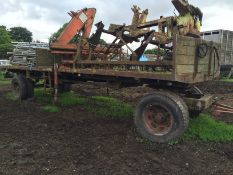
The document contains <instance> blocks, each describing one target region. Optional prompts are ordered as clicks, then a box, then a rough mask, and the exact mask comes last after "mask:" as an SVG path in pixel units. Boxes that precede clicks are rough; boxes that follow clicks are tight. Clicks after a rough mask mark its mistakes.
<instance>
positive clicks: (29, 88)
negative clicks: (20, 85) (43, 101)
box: [27, 78, 34, 98]
mask: <svg viewBox="0 0 233 175" xmlns="http://www.w3.org/2000/svg"><path fill="white" fill-rule="evenodd" d="M33 97H34V82H33V80H32V79H30V78H27V98H33Z"/></svg>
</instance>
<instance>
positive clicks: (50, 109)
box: [42, 106, 60, 113]
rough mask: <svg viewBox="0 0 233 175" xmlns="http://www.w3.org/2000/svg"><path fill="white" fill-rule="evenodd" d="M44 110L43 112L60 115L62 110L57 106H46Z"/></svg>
mask: <svg viewBox="0 0 233 175" xmlns="http://www.w3.org/2000/svg"><path fill="white" fill-rule="evenodd" d="M42 109H43V111H45V112H49V113H58V112H60V109H59V107H57V106H44V107H43V108H42Z"/></svg>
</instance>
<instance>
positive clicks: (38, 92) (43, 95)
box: [34, 88, 53, 104]
mask: <svg viewBox="0 0 233 175" xmlns="http://www.w3.org/2000/svg"><path fill="white" fill-rule="evenodd" d="M34 96H35V99H36V100H37V101H38V102H40V103H42V104H50V103H52V102H53V95H52V94H51V93H50V92H48V91H44V89H42V88H39V89H35V91H34Z"/></svg>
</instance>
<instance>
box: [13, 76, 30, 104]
mask: <svg viewBox="0 0 233 175" xmlns="http://www.w3.org/2000/svg"><path fill="white" fill-rule="evenodd" d="M11 84H12V91H13V94H14V96H15V98H16V99H18V100H25V99H27V80H26V78H25V76H24V75H22V74H19V75H17V76H16V77H15V78H13V79H12V83H11Z"/></svg>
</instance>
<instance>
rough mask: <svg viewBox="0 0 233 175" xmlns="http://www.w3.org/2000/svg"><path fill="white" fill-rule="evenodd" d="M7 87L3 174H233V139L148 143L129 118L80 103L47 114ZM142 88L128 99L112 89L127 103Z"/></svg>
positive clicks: (1, 129) (0, 123)
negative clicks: (12, 96)
mask: <svg viewBox="0 0 233 175" xmlns="http://www.w3.org/2000/svg"><path fill="white" fill-rule="evenodd" d="M86 86H87V85H86ZM88 86H90V85H88ZM92 87H93V88H92V90H95V88H94V87H95V86H92ZM205 88H206V89H207V91H210V90H208V87H207V86H205ZM139 89H140V88H139ZM210 89H211V88H210ZM220 89H221V88H220ZM8 90H9V89H8V88H7V87H5V88H0V175H27V174H30V175H37V174H38V175H39V174H54V175H70V174H83V175H92V174H93V175H97V174H98V175H105V174H106V175H114V174H116V175H117V174H119V175H125V174H130V175H131V174H132V175H144V174H158V175H159V174H161V175H166V174H167V175H171V174H172V175H173V174H174V175H176V174H177V175H182V174H184V175H187V174H198V175H202V174H203V175H207V174H208V175H209V174H216V175H220V174H221V175H231V174H232V172H233V149H232V148H233V143H231V144H230V143H197V142H194V141H190V142H183V143H179V144H177V145H161V144H149V143H145V142H144V141H143V140H142V139H141V138H140V137H138V136H137V134H136V132H135V129H134V125H133V122H132V120H131V119H114V120H113V119H108V118H103V117H100V116H95V115H94V114H92V113H88V112H86V111H84V110H83V109H82V108H80V107H79V106H75V107H66V108H64V109H62V112H60V113H59V114H49V113H46V112H43V111H42V109H41V106H40V104H38V103H37V102H35V101H33V100H31V101H26V102H22V103H19V102H12V101H9V100H7V99H6V98H5V97H4V94H5V93H6V92H7V91H8ZM141 90H143V88H141V89H140V90H135V91H134V93H132V89H128V91H131V92H130V93H125V94H130V96H132V97H130V98H129V97H125V96H124V95H123V93H120V92H119V91H112V92H110V93H112V95H113V96H118V97H119V98H122V99H123V100H124V101H127V99H128V100H130V99H131V101H134V100H135V99H136V98H137V97H138V96H139V94H140V93H141ZM211 90H212V89H211ZM125 91H126V90H125ZM126 92H127V91H126ZM218 92H219V91H218ZM218 92H217V93H216V92H214V93H216V94H218V95H220V97H221V98H224V99H222V101H224V100H225V101H226V98H225V97H226V96H228V97H233V92H232V90H230V88H229V92H228V93H227V94H225V92H226V90H223V92H222V93H218ZM83 93H85V92H83ZM86 93H87V94H88V95H90V94H91V93H94V91H92V92H91V91H86ZM103 93H104V92H103ZM114 94H115V95H114ZM137 94H138V95H137ZM232 99H233V98H232ZM232 99H231V100H232ZM231 100H229V103H231V102H232V101H233V100H232V101H231ZM232 104H233V103H232Z"/></svg>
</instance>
